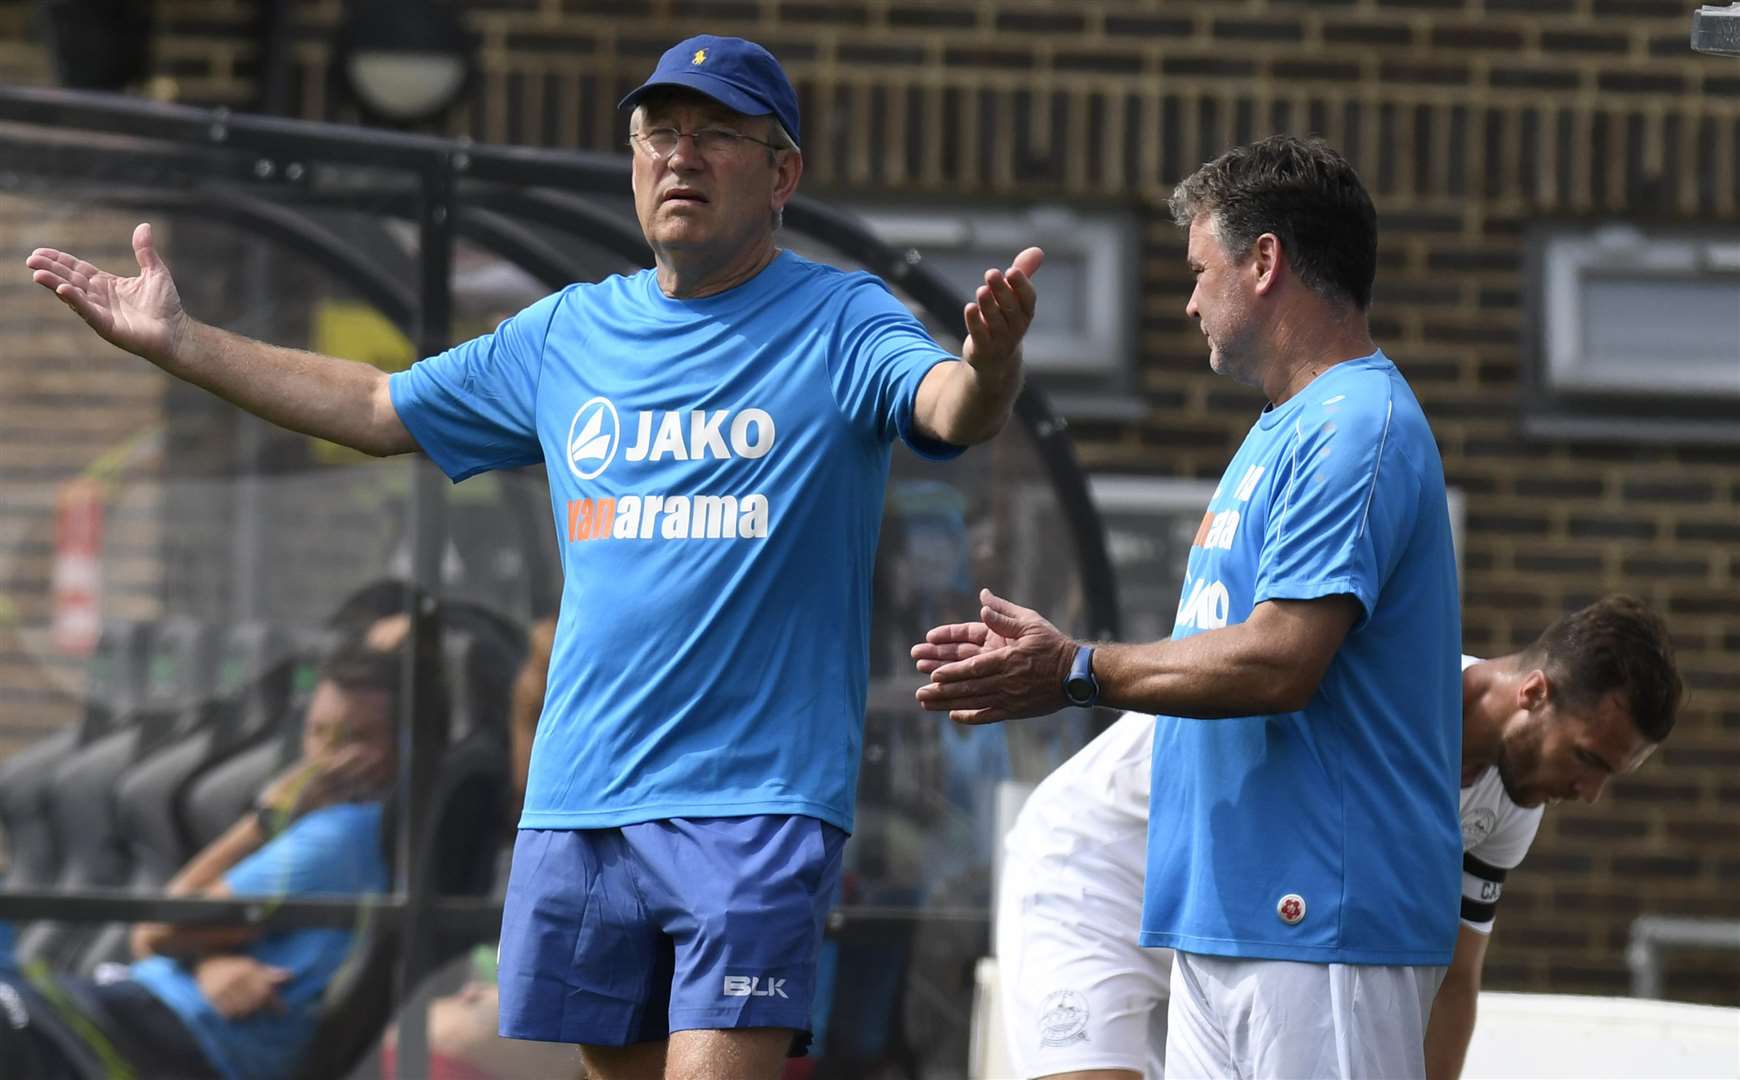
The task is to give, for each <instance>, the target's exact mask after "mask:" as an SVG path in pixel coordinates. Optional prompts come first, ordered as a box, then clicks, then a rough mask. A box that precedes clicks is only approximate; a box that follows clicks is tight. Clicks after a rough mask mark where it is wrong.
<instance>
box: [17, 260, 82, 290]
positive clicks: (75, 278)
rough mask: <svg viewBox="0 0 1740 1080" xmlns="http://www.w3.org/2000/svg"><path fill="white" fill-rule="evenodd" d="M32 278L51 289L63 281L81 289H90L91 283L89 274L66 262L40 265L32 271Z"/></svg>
mask: <svg viewBox="0 0 1740 1080" xmlns="http://www.w3.org/2000/svg"><path fill="white" fill-rule="evenodd" d="M30 280H32V281H34V282H36V283H37V284H38V285H45V286H47V287H48V288H51V289H52V288H54V287H55V286H57V285H60V284H63V283H64V284H67V285H72V286H75V287H77V288H79V289H88V288H90V284H91V279H90V276H89V275H88V274H81V273H79V272H78V271H77V270H75V269H73V268H72V267H71V266H68V265H66V264H64V263H48V264H46V265H43V266H38V267H36V269H35V270H34V271H33V272H32V273H31V275H30Z"/></svg>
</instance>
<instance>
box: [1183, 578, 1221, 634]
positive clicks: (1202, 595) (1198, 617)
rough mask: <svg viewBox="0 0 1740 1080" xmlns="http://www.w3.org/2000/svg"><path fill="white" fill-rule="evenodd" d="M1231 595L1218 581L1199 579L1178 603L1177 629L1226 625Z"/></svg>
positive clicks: (1209, 627)
mask: <svg viewBox="0 0 1740 1080" xmlns="http://www.w3.org/2000/svg"><path fill="white" fill-rule="evenodd" d="M1231 607H1232V597H1231V596H1230V595H1229V594H1228V593H1227V591H1226V586H1225V585H1222V584H1221V583H1220V582H1218V581H1199V582H1197V583H1196V585H1195V587H1193V588H1192V589H1191V590H1190V592H1189V594H1187V595H1186V596H1185V598H1184V600H1183V601H1182V602H1180V603H1179V605H1178V622H1177V627H1176V628H1177V629H1179V630H1188V629H1192V628H1195V629H1197V630H1219V629H1220V628H1221V627H1223V626H1225V625H1226V620H1227V616H1228V615H1229V614H1230V609H1231Z"/></svg>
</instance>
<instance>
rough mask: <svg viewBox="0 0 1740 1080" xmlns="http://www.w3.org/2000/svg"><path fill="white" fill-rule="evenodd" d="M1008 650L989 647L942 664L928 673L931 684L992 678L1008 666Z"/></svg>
mask: <svg viewBox="0 0 1740 1080" xmlns="http://www.w3.org/2000/svg"><path fill="white" fill-rule="evenodd" d="M1009 657H1010V650H1009V649H1008V648H1007V647H1004V648H1001V649H990V650H988V651H985V652H981V653H980V654H979V655H977V656H969V657H967V658H966V659H964V660H956V661H955V662H954V663H952V664H944V665H943V666H942V667H940V668H937V669H936V670H935V671H933V672H931V673H930V681H931V683H932V685H935V684H937V683H951V682H965V681H966V680H968V679H985V678H993V677H996V676H999V675H1001V674H1003V669H1004V668H1005V667H1007V666H1008V661H1009Z"/></svg>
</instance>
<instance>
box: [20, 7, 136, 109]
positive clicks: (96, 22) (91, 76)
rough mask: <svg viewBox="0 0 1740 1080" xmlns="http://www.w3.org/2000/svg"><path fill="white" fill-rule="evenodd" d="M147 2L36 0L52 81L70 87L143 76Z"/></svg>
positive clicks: (114, 84)
mask: <svg viewBox="0 0 1740 1080" xmlns="http://www.w3.org/2000/svg"><path fill="white" fill-rule="evenodd" d="M151 8H152V5H150V4H142V3H139V2H138V0H40V7H39V10H40V11H41V12H42V18H43V29H44V30H45V32H46V36H47V39H48V46H49V53H50V55H52V56H53V57H54V74H55V79H56V81H58V82H59V83H60V84H61V85H62V86H67V87H71V88H73V89H75V90H122V89H125V88H126V87H128V86H132V85H134V84H136V83H141V82H144V81H145V76H146V73H147V71H148V70H149V67H150V64H149V58H150V43H151Z"/></svg>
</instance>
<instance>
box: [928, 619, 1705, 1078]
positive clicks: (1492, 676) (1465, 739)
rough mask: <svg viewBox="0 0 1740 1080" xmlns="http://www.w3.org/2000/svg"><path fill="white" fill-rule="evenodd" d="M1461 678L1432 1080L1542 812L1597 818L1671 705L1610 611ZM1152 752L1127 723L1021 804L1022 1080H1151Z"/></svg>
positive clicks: (1013, 886) (1012, 1046) (1452, 1072)
mask: <svg viewBox="0 0 1740 1080" xmlns="http://www.w3.org/2000/svg"><path fill="white" fill-rule="evenodd" d="M937 663H938V661H934V660H925V661H921V662H920V664H919V670H920V671H925V672H928V671H929V670H930V669H931V668H934V667H935V666H936V665H937ZM1462 664H1463V671H1462V796H1461V819H1462V844H1463V859H1462V925H1461V928H1460V930H1459V932H1458V938H1457V942H1456V950H1455V956H1454V958H1453V959H1452V961H1451V963H1450V969H1449V972H1448V974H1447V975H1446V977H1445V980H1444V983H1443V985H1442V986H1441V987H1440V988H1439V991H1438V996H1437V999H1436V1000H1435V1001H1434V1002H1433V1005H1432V1013H1431V1018H1430V1022H1429V1024H1428V1027H1427V1030H1426V1072H1427V1076H1428V1077H1429V1080H1455V1078H1456V1077H1457V1076H1458V1075H1459V1074H1460V1072H1461V1069H1462V1061H1463V1058H1464V1056H1465V1055H1466V1053H1467V1051H1468V1042H1469V1038H1470V1036H1471V1035H1472V1034H1473V1031H1474V1013H1475V1001H1476V999H1477V997H1478V995H1479V992H1480V979H1481V970H1482V967H1483V965H1484V963H1485V958H1486V944H1487V936H1488V934H1490V933H1491V931H1492V923H1493V915H1494V909H1495V908H1496V906H1497V904H1498V900H1499V897H1500V895H1501V894H1502V893H1503V890H1504V881H1505V875H1506V874H1507V873H1508V872H1509V871H1510V870H1511V869H1513V868H1515V867H1516V865H1517V864H1518V863H1520V862H1521V861H1522V859H1523V856H1524V855H1525V854H1526V853H1527V852H1528V849H1529V844H1530V842H1531V841H1533V839H1534V836H1535V830H1536V828H1537V827H1538V826H1539V824H1540V820H1541V813H1542V807H1543V805H1544V804H1546V803H1549V802H1557V801H1559V800H1561V799H1569V798H1580V799H1583V800H1584V801H1586V802H1594V801H1595V800H1596V798H1598V797H1599V796H1600V794H1601V790H1602V787H1603V785H1605V783H1606V782H1607V780H1608V778H1609V777H1611V776H1614V775H1617V774H1620V773H1627V772H1630V771H1632V770H1633V769H1635V768H1637V767H1638V766H1639V765H1641V764H1642V763H1643V761H1644V759H1645V758H1647V757H1648V756H1649V754H1650V752H1651V751H1652V750H1654V749H1655V747H1656V746H1657V745H1659V744H1660V743H1661V742H1662V740H1664V739H1665V738H1667V735H1668V732H1669V731H1670V730H1672V728H1673V724H1674V715H1675V711H1676V709H1677V706H1678V704H1679V699H1680V692H1681V691H1680V679H1679V676H1678V674H1677V673H1676V671H1675V667H1674V659H1673V651H1672V647H1671V645H1670V644H1669V641H1668V636H1667V632H1666V629H1665V628H1664V627H1663V625H1662V623H1661V620H1660V619H1659V618H1657V617H1656V616H1655V615H1654V614H1653V613H1652V612H1650V611H1649V610H1648V609H1647V608H1646V607H1644V606H1643V605H1642V604H1640V603H1639V602H1637V601H1636V600H1633V599H1631V598H1629V597H1624V596H1611V597H1607V598H1605V599H1603V600H1601V601H1599V602H1597V603H1595V604H1592V605H1590V606H1589V607H1586V608H1583V609H1582V610H1580V611H1577V612H1574V613H1572V614H1570V615H1567V616H1565V617H1564V618H1562V619H1560V620H1559V621H1558V622H1556V623H1554V624H1553V625H1552V626H1551V627H1549V628H1548V629H1547V630H1546V631H1545V632H1544V633H1543V634H1542V635H1541V636H1540V638H1539V639H1538V640H1536V641H1535V642H1534V644H1532V645H1530V646H1529V647H1528V648H1527V649H1524V650H1522V651H1521V652H1517V653H1513V654H1511V655H1509V656H1503V657H1498V658H1496V659H1493V660H1476V659H1475V658H1473V657H1467V656H1465V657H1463V659H1462ZM1153 747H1154V718H1153V717H1151V716H1144V715H1141V714H1138V713H1126V714H1125V715H1124V716H1123V718H1122V719H1120V720H1119V721H1118V722H1117V723H1115V724H1113V725H1112V726H1111V727H1110V728H1108V729H1107V730H1106V731H1105V732H1104V733H1102V734H1101V735H1100V736H1099V738H1097V739H1095V740H1094V741H1093V742H1092V743H1090V744H1088V746H1087V747H1085V748H1084V749H1083V750H1082V751H1081V752H1080V753H1078V754H1076V755H1075V756H1074V757H1073V758H1071V759H1070V760H1069V761H1067V762H1065V763H1064V764H1063V765H1062V766H1060V767H1059V768H1058V769H1057V771H1055V772H1053V773H1052V774H1051V775H1050V776H1049V777H1047V778H1046V779H1045V780H1044V781H1043V782H1042V783H1041V784H1040V785H1039V786H1038V787H1037V788H1036V789H1035V790H1034V792H1033V794H1032V795H1031V796H1030V797H1029V798H1028V800H1027V803H1026V805H1025V806H1024V807H1023V808H1022V811H1021V814H1020V816H1019V817H1018V818H1017V819H1016V822H1015V826H1014V828H1012V829H1011V830H1010V831H1009V835H1008V837H1007V838H1006V840H1005V843H1004V861H1003V872H1002V879H1001V886H1000V888H999V891H998V895H997V951H998V973H999V976H1000V980H1001V993H1000V995H999V997H1000V999H1001V1003H1002V1007H1003V1015H1004V1022H1005V1023H1004V1026H1005V1028H1006V1030H1007V1032H1008V1039H1009V1054H1010V1060H1011V1061H1013V1062H1014V1063H1015V1065H1016V1067H1017V1068H1018V1069H1019V1070H1020V1075H1021V1076H1022V1077H1026V1078H1031V1077H1042V1076H1043V1077H1067V1078H1071V1080H1089V1078H1094V1080H1126V1078H1130V1077H1140V1078H1142V1080H1158V1078H1159V1077H1161V1076H1162V1075H1163V1074H1164V1073H1163V1061H1164V1049H1165V1041H1166V1012H1167V1006H1168V999H1169V992H1168V991H1169V983H1170V973H1171V967H1172V952H1171V950H1169V949H1147V948H1143V947H1142V946H1141V945H1139V944H1138V943H1137V940H1136V937H1137V932H1138V929H1139V927H1140V923H1141V907H1142V869H1143V858H1144V852H1145V847H1146V833H1147V828H1148V790H1149V781H1150V775H1151V774H1150V767H1151V758H1152V754H1153Z"/></svg>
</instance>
